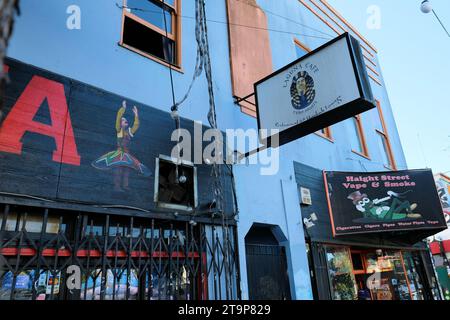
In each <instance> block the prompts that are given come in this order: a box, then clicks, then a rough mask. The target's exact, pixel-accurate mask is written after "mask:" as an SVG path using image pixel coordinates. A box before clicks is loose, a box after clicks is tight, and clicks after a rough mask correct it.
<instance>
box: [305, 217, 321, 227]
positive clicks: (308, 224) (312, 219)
mask: <svg viewBox="0 0 450 320" xmlns="http://www.w3.org/2000/svg"><path fill="white" fill-rule="evenodd" d="M317 220H319V219H318V218H317V215H316V214H315V213H311V215H310V216H309V218H304V219H303V224H304V225H305V227H306V229H310V228H312V227H314V226H315V224H314V222H317Z"/></svg>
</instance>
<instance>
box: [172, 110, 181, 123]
mask: <svg viewBox="0 0 450 320" xmlns="http://www.w3.org/2000/svg"><path fill="white" fill-rule="evenodd" d="M170 116H171V117H172V119H173V120H178V119H179V118H180V115H179V114H178V110H177V109H173V110H172V111H171V112H170Z"/></svg>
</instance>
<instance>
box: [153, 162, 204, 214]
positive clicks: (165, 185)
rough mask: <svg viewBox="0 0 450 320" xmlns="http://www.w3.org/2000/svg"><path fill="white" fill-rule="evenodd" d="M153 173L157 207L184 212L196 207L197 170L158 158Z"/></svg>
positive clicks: (191, 165)
mask: <svg viewBox="0 0 450 320" xmlns="http://www.w3.org/2000/svg"><path fill="white" fill-rule="evenodd" d="M155 172H156V174H155V176H156V178H155V196H154V201H155V202H156V203H157V206H158V207H160V208H166V209H175V210H186V211H192V210H193V209H194V208H195V207H197V203H198V200H197V168H195V167H194V165H193V164H192V163H190V162H187V161H177V159H173V158H170V157H166V156H159V158H157V159H156V169H155Z"/></svg>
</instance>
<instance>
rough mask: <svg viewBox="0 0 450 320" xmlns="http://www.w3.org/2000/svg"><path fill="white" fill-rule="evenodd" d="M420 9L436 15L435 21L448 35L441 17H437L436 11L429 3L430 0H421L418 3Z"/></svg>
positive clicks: (449, 34)
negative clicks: (419, 3)
mask: <svg viewBox="0 0 450 320" xmlns="http://www.w3.org/2000/svg"><path fill="white" fill-rule="evenodd" d="M420 10H421V11H422V12H423V13H425V14H428V13H430V12H433V14H434V16H435V17H436V19H437V21H438V22H439V24H440V25H441V27H442V29H444V31H445V32H446V33H447V35H448V36H449V37H450V33H449V32H448V30H447V28H446V27H445V26H444V23H442V21H441V19H440V18H439V16H438V15H437V13H436V11H435V10H434V9H433V6H432V5H431V1H429V0H424V1H422V4H421V5H420Z"/></svg>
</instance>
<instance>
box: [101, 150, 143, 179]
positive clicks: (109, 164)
mask: <svg viewBox="0 0 450 320" xmlns="http://www.w3.org/2000/svg"><path fill="white" fill-rule="evenodd" d="M92 166H93V167H94V168H96V169H99V170H109V169H113V168H117V167H127V168H131V169H134V170H136V171H137V172H139V173H140V174H141V175H143V176H145V177H149V176H151V172H150V170H149V169H148V168H147V167H146V166H145V165H143V164H142V163H141V162H140V161H139V160H138V159H136V158H135V157H133V156H132V155H131V154H129V153H127V152H124V151H122V150H115V151H111V152H108V153H107V154H105V155H103V156H101V157H100V158H98V159H97V160H95V161H94V162H92Z"/></svg>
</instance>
